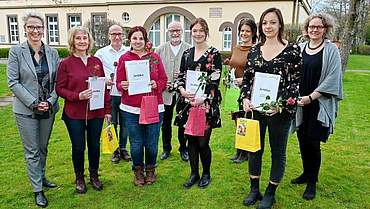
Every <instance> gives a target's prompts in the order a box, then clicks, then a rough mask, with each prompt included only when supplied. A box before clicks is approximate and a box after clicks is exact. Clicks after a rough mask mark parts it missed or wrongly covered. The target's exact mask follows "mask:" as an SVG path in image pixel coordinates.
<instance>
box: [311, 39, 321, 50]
mask: <svg viewBox="0 0 370 209" xmlns="http://www.w3.org/2000/svg"><path fill="white" fill-rule="evenodd" d="M324 41H325V39H322V41H321V43H320V44H319V45H318V46H316V47H312V48H311V47H310V43H311V42H308V44H307V47H308V48H309V49H311V50H316V49H318V48H319V47H320V46H321V45H322V44H323V43H324Z"/></svg>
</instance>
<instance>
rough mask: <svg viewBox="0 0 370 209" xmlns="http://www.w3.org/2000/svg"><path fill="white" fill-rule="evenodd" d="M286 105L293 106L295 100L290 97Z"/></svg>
mask: <svg viewBox="0 0 370 209" xmlns="http://www.w3.org/2000/svg"><path fill="white" fill-rule="evenodd" d="M287 104H288V105H295V100H294V99H293V98H292V97H289V98H288V100H287Z"/></svg>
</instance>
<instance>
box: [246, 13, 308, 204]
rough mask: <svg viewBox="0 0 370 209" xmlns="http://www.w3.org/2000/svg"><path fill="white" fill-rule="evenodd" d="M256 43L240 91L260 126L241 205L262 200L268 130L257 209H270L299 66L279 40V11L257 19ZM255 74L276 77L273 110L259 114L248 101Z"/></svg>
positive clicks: (291, 48)
mask: <svg viewBox="0 0 370 209" xmlns="http://www.w3.org/2000/svg"><path fill="white" fill-rule="evenodd" d="M259 22H260V24H259V27H258V30H259V40H260V43H258V44H256V45H254V46H253V47H252V48H251V50H250V51H249V54H248V61H247V64H246V67H245V70H244V77H243V82H242V89H241V99H242V101H243V109H244V111H246V112H249V111H253V113H254V118H255V119H257V120H258V121H259V123H260V139H261V150H259V151H257V152H254V153H252V152H250V153H249V160H248V163H249V175H250V182H251V191H250V193H249V194H248V196H247V197H246V198H245V200H244V202H243V203H244V205H253V204H255V203H256V201H257V200H260V199H262V195H261V193H260V191H259V179H260V176H261V166H262V155H263V151H264V145H265V133H266V129H267V128H268V132H269V142H270V148H271V158H272V164H271V171H270V178H269V184H268V187H267V189H266V191H265V195H264V196H263V199H262V201H261V203H260V204H259V205H258V207H257V208H271V207H272V205H273V204H274V203H275V190H276V188H277V186H278V184H279V183H280V181H281V179H282V178H283V175H284V170H285V161H286V146H287V141H288V135H289V129H290V124H291V121H292V118H293V116H294V115H295V110H296V105H295V101H296V99H297V98H298V86H299V69H300V66H301V63H302V58H301V56H300V49H299V47H298V46H297V45H296V44H292V43H289V42H288V41H286V40H283V39H282V37H283V31H284V22H283V17H282V14H281V12H280V10H279V9H276V8H270V9H267V10H266V11H264V12H263V13H262V15H261V18H260V21H259ZM255 72H261V73H269V74H277V75H280V83H279V88H278V94H277V98H278V101H279V103H280V104H281V105H280V106H279V107H276V109H273V110H270V111H267V112H265V113H264V112H260V111H258V110H256V109H255V108H256V107H253V105H252V103H251V101H250V99H251V92H252V90H253V82H254V76H255Z"/></svg>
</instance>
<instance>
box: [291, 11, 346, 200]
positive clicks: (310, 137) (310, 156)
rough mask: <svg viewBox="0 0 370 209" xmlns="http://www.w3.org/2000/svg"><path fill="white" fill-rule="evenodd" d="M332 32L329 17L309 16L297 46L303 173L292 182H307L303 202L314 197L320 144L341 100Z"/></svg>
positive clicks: (340, 80)
mask: <svg viewBox="0 0 370 209" xmlns="http://www.w3.org/2000/svg"><path fill="white" fill-rule="evenodd" d="M332 29H333V20H332V18H331V17H330V16H328V15H326V14H320V13H319V14H312V15H311V16H309V17H308V18H307V19H306V21H305V24H304V32H305V33H306V34H307V35H306V36H307V37H308V39H309V41H308V42H305V43H302V44H301V45H300V47H301V49H302V58H303V65H302V68H301V72H300V73H301V82H300V86H299V91H300V92H299V93H300V96H301V97H300V100H299V101H298V106H299V107H298V110H297V113H296V126H297V128H298V131H297V136H298V141H299V148H300V152H301V157H302V162H303V173H302V174H301V175H300V176H299V177H297V178H295V179H293V180H292V181H291V183H292V184H305V183H307V187H306V190H305V191H304V194H303V198H304V199H306V200H312V199H313V198H315V195H316V182H317V180H318V175H319V170H320V163H321V151H320V142H326V141H327V139H328V137H329V135H330V134H331V133H333V129H334V126H335V118H336V114H337V111H338V102H339V101H340V100H342V98H343V95H342V71H341V62H340V55H339V50H338V49H337V47H336V45H335V44H333V43H331V42H330V41H329V40H328V38H329V37H330V35H331V33H332Z"/></svg>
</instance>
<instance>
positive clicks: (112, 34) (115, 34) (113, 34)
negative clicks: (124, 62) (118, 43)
mask: <svg viewBox="0 0 370 209" xmlns="http://www.w3.org/2000/svg"><path fill="white" fill-rule="evenodd" d="M109 35H111V36H114V37H116V36H122V33H110V34H109Z"/></svg>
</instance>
